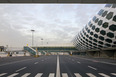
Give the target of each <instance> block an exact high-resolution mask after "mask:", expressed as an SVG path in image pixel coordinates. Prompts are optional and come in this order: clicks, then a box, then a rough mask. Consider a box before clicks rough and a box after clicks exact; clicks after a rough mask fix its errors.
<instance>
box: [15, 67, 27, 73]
mask: <svg viewBox="0 0 116 77" xmlns="http://www.w3.org/2000/svg"><path fill="white" fill-rule="evenodd" d="M25 68H27V67H23V68H21V69H19V70H16V72H19V71H21V70H24V69H25Z"/></svg>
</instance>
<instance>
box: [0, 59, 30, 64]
mask: <svg viewBox="0 0 116 77" xmlns="http://www.w3.org/2000/svg"><path fill="white" fill-rule="evenodd" d="M28 60H32V59H26V60H21V61H15V62H10V63H5V64H1V65H0V66H4V65H9V64H14V63H19V62H23V61H28Z"/></svg>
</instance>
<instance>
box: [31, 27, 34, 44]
mask: <svg viewBox="0 0 116 77" xmlns="http://www.w3.org/2000/svg"><path fill="white" fill-rule="evenodd" d="M34 31H35V30H33V29H32V30H31V32H32V46H33V45H34V43H33V40H34V36H33V33H34Z"/></svg>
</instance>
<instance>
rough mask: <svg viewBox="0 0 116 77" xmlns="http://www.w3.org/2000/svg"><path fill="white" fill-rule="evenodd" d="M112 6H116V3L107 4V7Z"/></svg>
mask: <svg viewBox="0 0 116 77" xmlns="http://www.w3.org/2000/svg"><path fill="white" fill-rule="evenodd" d="M111 6H112V8H116V4H106V5H105V7H111Z"/></svg>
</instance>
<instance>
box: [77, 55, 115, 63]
mask: <svg viewBox="0 0 116 77" xmlns="http://www.w3.org/2000/svg"><path fill="white" fill-rule="evenodd" d="M78 58H79V57H78ZM79 59H84V60H89V61H92V62H94V60H92V59H87V58H79ZM96 61H97V60H96ZM97 62H99V63H104V64H110V65H116V63H109V62H104V61H97Z"/></svg>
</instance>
